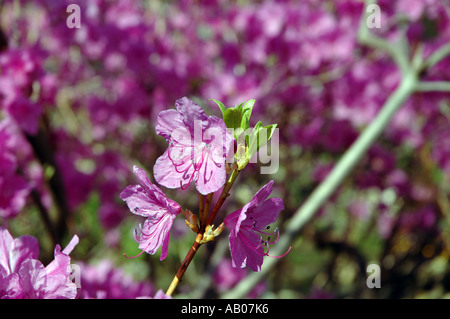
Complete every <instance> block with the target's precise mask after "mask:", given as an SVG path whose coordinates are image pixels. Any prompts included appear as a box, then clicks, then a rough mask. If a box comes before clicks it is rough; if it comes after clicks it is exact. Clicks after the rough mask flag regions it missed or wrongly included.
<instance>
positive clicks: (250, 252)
mask: <svg viewBox="0 0 450 319" xmlns="http://www.w3.org/2000/svg"><path fill="white" fill-rule="evenodd" d="M272 185H273V181H270V182H269V183H267V184H266V185H265V186H263V187H262V188H261V189H260V190H259V191H258V192H257V193H256V194H255V196H253V198H252V200H251V201H250V202H249V203H248V204H246V205H245V206H244V207H243V208H242V209H239V210H237V211H235V212H233V213H231V214H230V215H228V216H227V217H226V218H225V221H224V222H225V226H227V228H228V229H229V230H230V237H229V243H230V250H231V258H232V262H233V267H236V268H243V267H245V266H248V267H250V268H251V269H252V270H253V271H260V270H261V265H262V263H263V257H264V256H270V255H269V244H273V243H276V242H277V241H278V229H275V231H274V233H272V234H269V233H267V232H266V230H267V229H268V228H269V227H268V225H269V224H272V223H273V222H275V221H276V220H277V218H278V214H279V213H280V212H281V211H282V210H283V209H284V205H283V200H282V199H281V198H269V199H267V197H269V195H270V194H271V193H272ZM275 234H276V235H277V238H276V239H275V240H274V241H271V240H270V237H269V238H268V239H267V240H264V239H263V237H262V236H273V235H275ZM264 247H266V248H267V250H265V249H264ZM289 250H290V249H289ZM289 250H288V251H287V252H286V253H285V254H283V255H282V256H270V257H277V258H279V257H283V256H285V255H286V254H287V253H288V252H289Z"/></svg>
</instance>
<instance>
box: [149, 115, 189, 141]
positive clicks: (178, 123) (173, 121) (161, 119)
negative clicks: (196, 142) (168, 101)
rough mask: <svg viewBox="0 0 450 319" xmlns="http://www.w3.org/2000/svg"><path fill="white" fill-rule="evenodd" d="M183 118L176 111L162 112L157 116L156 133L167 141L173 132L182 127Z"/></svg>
mask: <svg viewBox="0 0 450 319" xmlns="http://www.w3.org/2000/svg"><path fill="white" fill-rule="evenodd" d="M183 126H185V124H184V123H183V117H182V116H181V114H180V113H179V112H177V111H176V110H173V109H171V110H164V111H161V112H159V114H158V124H157V125H156V133H157V134H158V135H161V136H162V137H164V138H165V139H166V140H168V139H169V138H170V136H171V134H172V132H173V131H174V130H176V129H177V128H179V127H183Z"/></svg>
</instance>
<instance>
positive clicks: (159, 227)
mask: <svg viewBox="0 0 450 319" xmlns="http://www.w3.org/2000/svg"><path fill="white" fill-rule="evenodd" d="M133 171H134V174H135V175H136V177H137V178H138V180H139V185H131V186H127V187H126V188H125V189H124V190H123V191H122V193H121V194H120V198H121V199H123V200H124V201H125V202H126V203H127V205H128V207H129V208H130V210H131V212H132V213H133V214H136V215H140V216H144V217H147V219H146V220H145V222H144V225H143V226H142V227H141V229H140V232H141V234H138V233H137V231H136V233H135V239H136V240H137V241H138V242H139V248H140V249H142V252H141V253H140V254H139V255H141V254H142V253H143V252H144V251H145V252H147V253H149V254H152V255H153V254H154V253H155V252H156V251H157V250H158V248H159V247H160V246H162V252H161V258H160V259H161V260H163V259H164V258H166V256H167V252H168V249H169V237H170V229H171V228H172V225H173V220H174V219H175V217H176V216H177V215H178V214H179V213H180V211H181V208H180V205H178V204H177V203H176V202H174V201H173V200H171V199H169V198H167V197H166V195H165V194H164V193H163V192H162V191H161V190H160V189H159V188H158V187H157V186H156V185H154V184H152V183H151V182H150V181H149V180H148V178H147V175H146V173H145V171H144V170H143V169H141V168H139V167H137V166H134V167H133ZM139 255H137V256H139Z"/></svg>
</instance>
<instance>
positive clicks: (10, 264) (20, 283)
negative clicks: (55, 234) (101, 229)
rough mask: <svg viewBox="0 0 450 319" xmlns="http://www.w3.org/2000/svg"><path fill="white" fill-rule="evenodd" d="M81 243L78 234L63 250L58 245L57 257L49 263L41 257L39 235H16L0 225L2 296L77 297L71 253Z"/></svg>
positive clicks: (31, 297) (0, 282) (0, 283)
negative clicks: (39, 258) (37, 238)
mask: <svg viewBox="0 0 450 319" xmlns="http://www.w3.org/2000/svg"><path fill="white" fill-rule="evenodd" d="M77 244H78V236H76V235H75V236H73V238H72V240H71V241H70V243H69V244H68V245H67V246H66V248H64V249H63V250H62V251H61V247H60V246H59V245H56V247H55V259H54V260H53V261H52V262H50V263H49V264H48V265H47V266H46V267H45V266H44V265H43V264H42V263H41V262H40V261H39V260H37V258H38V255H39V246H38V242H37V240H36V238H34V237H32V236H21V237H19V238H15V239H14V238H13V237H12V236H11V234H10V233H9V232H8V230H7V229H5V228H0V298H4V299H28V298H29V299H61V298H64V299H65V298H67V299H73V298H75V297H76V295H77V286H76V284H75V283H73V282H72V281H71V279H70V274H71V267H70V257H69V254H70V253H71V251H72V250H73V248H74V247H75V246H76V245H77Z"/></svg>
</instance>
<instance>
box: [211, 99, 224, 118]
mask: <svg viewBox="0 0 450 319" xmlns="http://www.w3.org/2000/svg"><path fill="white" fill-rule="evenodd" d="M209 100H210V101H214V102H216V104H217V105H218V106H219V108H220V111H221V112H222V115H224V113H225V111H226V110H227V108H226V106H225V105H224V104H223V103H222V102H220V101H217V100H214V99H209Z"/></svg>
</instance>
